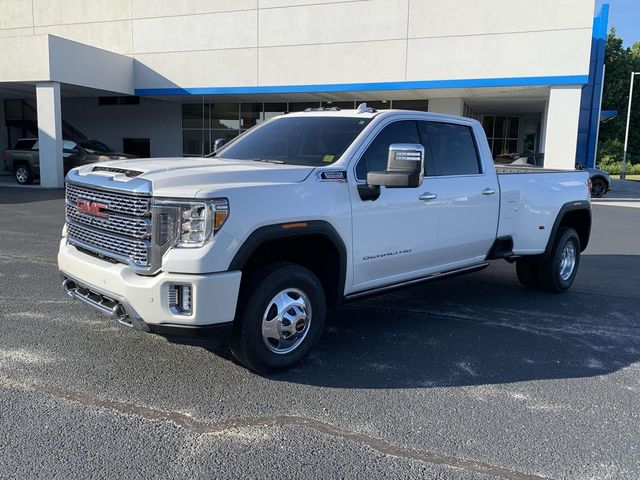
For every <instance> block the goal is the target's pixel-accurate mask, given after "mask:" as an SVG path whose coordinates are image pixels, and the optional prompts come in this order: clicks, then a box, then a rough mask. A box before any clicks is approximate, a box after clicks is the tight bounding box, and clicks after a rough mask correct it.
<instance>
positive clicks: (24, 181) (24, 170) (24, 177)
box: [15, 163, 33, 185]
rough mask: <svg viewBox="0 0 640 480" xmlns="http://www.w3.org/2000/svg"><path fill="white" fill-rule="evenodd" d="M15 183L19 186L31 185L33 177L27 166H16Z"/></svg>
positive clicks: (22, 164)
mask: <svg viewBox="0 0 640 480" xmlns="http://www.w3.org/2000/svg"><path fill="white" fill-rule="evenodd" d="M15 177H16V182H18V183H19V184H20V185H30V184H31V183H33V175H31V169H30V168H29V166H28V165H26V164H24V163H21V164H19V165H17V166H16V171H15Z"/></svg>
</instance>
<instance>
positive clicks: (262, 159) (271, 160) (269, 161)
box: [251, 158, 284, 165]
mask: <svg viewBox="0 0 640 480" xmlns="http://www.w3.org/2000/svg"><path fill="white" fill-rule="evenodd" d="M251 160H252V161H254V162H265V163H277V164H278V165H284V160H275V159H273V158H252V159H251Z"/></svg>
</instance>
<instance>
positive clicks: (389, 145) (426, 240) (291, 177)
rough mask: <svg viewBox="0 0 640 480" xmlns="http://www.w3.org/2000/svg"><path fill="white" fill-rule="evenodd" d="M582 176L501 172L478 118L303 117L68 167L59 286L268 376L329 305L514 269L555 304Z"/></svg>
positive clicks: (568, 270) (573, 249)
mask: <svg viewBox="0 0 640 480" xmlns="http://www.w3.org/2000/svg"><path fill="white" fill-rule="evenodd" d="M587 183H588V175H587V174H586V173H583V172H575V171H567V172H565V171H546V170H541V169H530V168H527V167H522V168H520V167H517V168H516V167H510V166H509V167H498V173H497V174H496V167H494V164H493V159H492V156H491V152H490V149H489V146H488V144H487V140H486V138H485V135H484V131H483V129H482V126H481V125H480V123H478V122H477V121H475V120H472V119H469V118H462V117H454V116H446V115H437V114H433V113H423V112H414V111H402V110H384V111H380V112H378V111H375V110H373V109H370V108H367V107H366V105H361V107H360V108H359V109H358V110H346V111H338V110H337V109H331V110H321V109H318V110H310V111H305V112H301V113H293V114H287V115H282V116H279V117H276V118H275V119H272V120H270V121H268V122H265V123H263V124H260V125H258V126H256V127H254V128H253V129H251V130H249V131H247V132H246V133H244V134H243V135H241V136H240V137H237V138H236V139H234V140H232V141H231V142H230V143H228V144H227V145H225V146H223V147H222V148H220V149H219V150H218V151H216V152H215V154H214V156H213V157H211V158H200V159H195V158H190V159H181V160H180V161H179V162H176V161H175V159H170V158H169V159H149V160H139V161H136V162H129V161H115V162H109V163H105V164H102V165H101V166H100V167H99V168H98V167H96V166H86V167H80V168H76V169H73V170H71V172H69V175H68V176H67V182H66V214H67V217H66V220H67V221H66V226H65V228H64V231H63V238H62V240H61V243H60V250H59V254H58V264H59V268H60V270H61V272H62V276H63V285H64V288H65V290H66V292H67V293H68V294H69V295H70V296H71V297H73V298H75V299H78V300H80V301H82V302H84V303H86V304H88V305H90V306H92V307H94V308H95V309H97V310H99V311H102V312H105V313H109V314H110V315H112V316H113V317H114V318H115V319H117V320H118V321H120V322H121V323H123V324H125V325H129V326H133V327H137V328H140V329H143V330H146V331H152V332H156V333H161V334H182V335H185V334H187V335H188V334H198V333H199V332H211V331H215V330H218V329H225V330H230V346H231V350H232V352H233V354H234V355H235V357H236V358H237V359H238V360H239V361H240V362H241V363H242V364H243V365H245V366H247V367H248V368H250V369H252V370H255V371H267V370H273V369H279V368H284V367H288V366H291V365H293V364H295V363H296V362H298V361H299V360H300V359H302V358H303V357H304V356H305V355H306V354H307V353H309V351H310V350H311V348H312V347H313V345H314V344H315V343H316V341H317V340H318V338H319V337H320V334H321V332H322V330H323V325H324V320H325V316H326V312H327V309H328V308H335V307H337V306H339V305H340V304H341V303H342V302H343V301H348V300H352V299H357V298H361V297H363V296H366V295H371V294H375V293H379V292H384V291H387V290H390V289H392V288H397V287H400V286H405V285H411V284H415V283H417V282H421V281H425V280H432V279H436V278H441V277H445V276H448V275H454V274H458V273H464V272H473V271H478V270H480V269H482V268H484V267H486V266H487V265H488V262H489V261H490V260H494V259H506V260H508V261H510V262H515V263H516V270H517V275H518V278H519V280H520V281H521V282H522V283H523V284H524V285H526V286H527V287H530V288H542V289H545V290H549V291H552V292H563V291H565V290H567V289H568V288H569V287H570V286H571V284H572V283H573V281H574V279H575V277H576V273H577V271H578V266H579V263H580V252H582V251H583V250H584V249H585V248H586V246H587V243H588V241H589V235H590V228H591V208H590V201H589V190H588V186H587Z"/></svg>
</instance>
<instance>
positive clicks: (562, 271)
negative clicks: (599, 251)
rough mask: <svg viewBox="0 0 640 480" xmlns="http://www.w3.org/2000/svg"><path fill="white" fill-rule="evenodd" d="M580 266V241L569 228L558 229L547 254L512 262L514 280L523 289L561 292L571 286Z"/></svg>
mask: <svg viewBox="0 0 640 480" xmlns="http://www.w3.org/2000/svg"><path fill="white" fill-rule="evenodd" d="M579 264H580V238H579V237H578V234H577V233H576V231H575V230H574V229H573V228H567V227H560V228H559V229H558V233H557V235H556V238H555V241H554V242H553V246H552V248H551V251H550V252H549V254H548V255H546V256H544V257H541V258H538V257H531V258H527V257H523V258H520V259H518V260H517V261H516V273H517V275H518V280H519V281H520V283H522V284H523V285H524V286H525V287H527V288H532V289H539V288H541V289H543V290H548V291H551V292H564V291H566V290H568V289H569V287H571V285H572V284H573V281H574V280H575V278H576V274H577V273H578V266H579Z"/></svg>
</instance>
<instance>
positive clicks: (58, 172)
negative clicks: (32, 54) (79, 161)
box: [36, 82, 64, 188]
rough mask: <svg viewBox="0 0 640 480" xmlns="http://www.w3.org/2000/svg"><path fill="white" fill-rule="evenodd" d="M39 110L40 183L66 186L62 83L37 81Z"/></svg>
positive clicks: (53, 186)
mask: <svg viewBox="0 0 640 480" xmlns="http://www.w3.org/2000/svg"><path fill="white" fill-rule="evenodd" d="M36 107H37V112H38V145H39V147H38V148H39V152H38V153H39V156H40V185H41V186H42V187H44V188H60V187H63V186H64V173H63V167H62V113H61V107H60V84H59V83H58V82H38V83H36Z"/></svg>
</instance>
